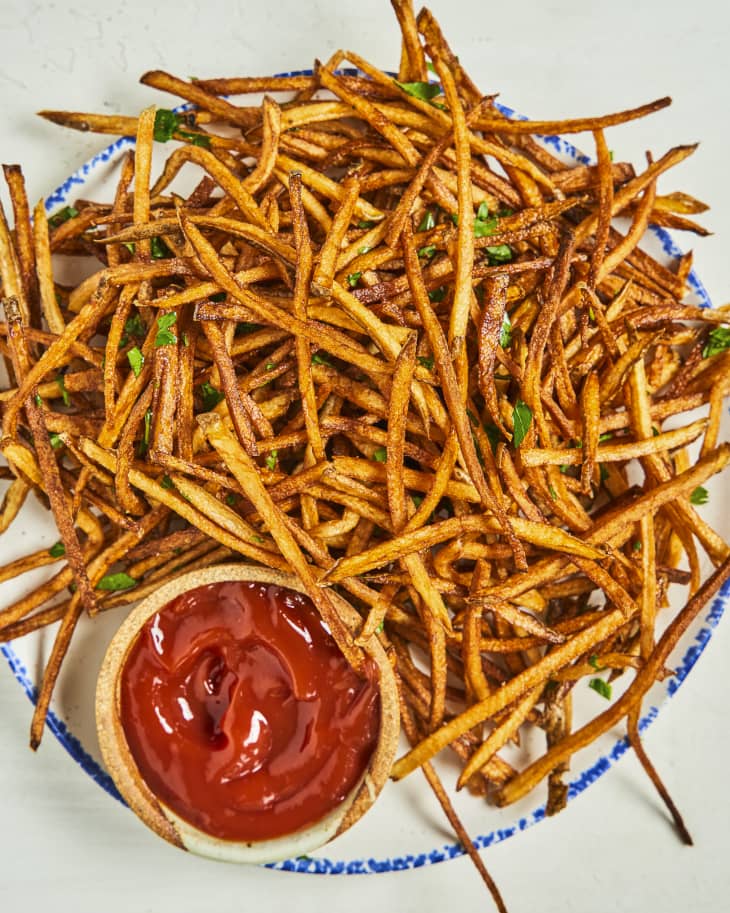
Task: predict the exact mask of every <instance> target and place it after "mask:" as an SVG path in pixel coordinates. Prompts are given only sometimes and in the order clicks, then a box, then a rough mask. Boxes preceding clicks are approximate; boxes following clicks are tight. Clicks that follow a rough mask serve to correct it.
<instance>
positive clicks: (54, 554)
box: [48, 542, 66, 558]
mask: <svg viewBox="0 0 730 913" xmlns="http://www.w3.org/2000/svg"><path fill="white" fill-rule="evenodd" d="M48 554H49V555H50V556H51V558H63V556H64V555H65V554H66V546H65V545H64V544H63V542H57V543H56V544H55V545H52V546H51V547H50V548H49V549H48Z"/></svg>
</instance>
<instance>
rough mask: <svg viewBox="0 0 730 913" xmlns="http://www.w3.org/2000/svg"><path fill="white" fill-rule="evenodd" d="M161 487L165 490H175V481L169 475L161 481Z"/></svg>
mask: <svg viewBox="0 0 730 913" xmlns="http://www.w3.org/2000/svg"><path fill="white" fill-rule="evenodd" d="M160 485H161V486H162V487H163V488H166V489H168V490H169V489H170V488H174V485H173V481H172V479H171V478H170V476H168V475H164V476H163V477H162V478H161V479H160Z"/></svg>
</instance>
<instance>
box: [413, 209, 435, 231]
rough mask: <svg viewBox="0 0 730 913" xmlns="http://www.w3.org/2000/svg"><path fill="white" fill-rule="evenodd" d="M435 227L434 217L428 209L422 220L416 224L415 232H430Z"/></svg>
mask: <svg viewBox="0 0 730 913" xmlns="http://www.w3.org/2000/svg"><path fill="white" fill-rule="evenodd" d="M435 227H436V217H435V216H434V214H433V213H432V212H431V210H430V209H427V210H426V212H425V214H424V216H423V218H422V219H421V221H420V222H419V223H418V228H417V229H416V231H431V229H432V228H435Z"/></svg>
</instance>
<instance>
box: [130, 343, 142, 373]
mask: <svg viewBox="0 0 730 913" xmlns="http://www.w3.org/2000/svg"><path fill="white" fill-rule="evenodd" d="M127 361H128V362H129V366H130V367H131V369H132V370H133V371H134V376H135V377H139V375H140V374H141V372H142V366H143V365H144V355H143V354H142V353H141V352H140V350H139V349H138V348H137V346H134V347H133V348H131V349H130V350H129V351H128V352H127Z"/></svg>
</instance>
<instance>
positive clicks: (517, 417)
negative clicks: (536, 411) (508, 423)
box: [512, 399, 532, 448]
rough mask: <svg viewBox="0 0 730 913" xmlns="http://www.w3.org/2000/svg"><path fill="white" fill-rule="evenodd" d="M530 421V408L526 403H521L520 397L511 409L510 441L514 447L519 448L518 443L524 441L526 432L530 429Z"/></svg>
mask: <svg viewBox="0 0 730 913" xmlns="http://www.w3.org/2000/svg"><path fill="white" fill-rule="evenodd" d="M531 423H532V410H531V409H530V407H529V406H528V405H527V403H523V402H522V400H521V399H518V400H517V403H516V404H515V408H514V409H513V410H512V427H513V437H512V443H513V444H514V446H515V448H519V446H520V444H521V443H522V442H523V441H524V439H525V437H526V436H527V432H528V431H529V430H530V425H531Z"/></svg>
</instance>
